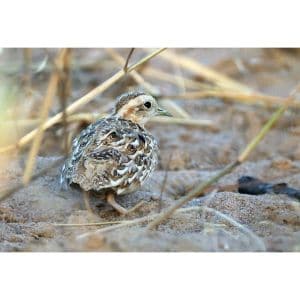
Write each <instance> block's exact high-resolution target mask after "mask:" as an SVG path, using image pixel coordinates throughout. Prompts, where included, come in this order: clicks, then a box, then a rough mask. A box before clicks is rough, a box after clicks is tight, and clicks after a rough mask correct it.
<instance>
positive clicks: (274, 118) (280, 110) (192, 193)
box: [148, 85, 299, 230]
mask: <svg viewBox="0 0 300 300" xmlns="http://www.w3.org/2000/svg"><path fill="white" fill-rule="evenodd" d="M298 87H299V85H297V87H296V88H295V89H294V90H293V91H292V92H291V94H290V96H289V97H288V98H286V100H285V101H284V104H283V105H282V106H281V107H279V108H278V109H277V110H276V111H275V112H274V113H273V115H272V116H271V118H270V119H269V120H268V121H267V123H266V124H265V125H264V126H263V128H262V129H261V130H260V132H259V133H258V134H257V135H256V136H255V137H254V138H253V139H252V140H251V141H250V143H249V144H248V145H247V146H246V147H245V149H244V151H243V152H242V153H241V154H240V155H239V157H238V158H237V160H236V161H235V162H233V163H231V164H229V165H227V166H226V167H225V168H224V169H222V170H221V171H219V172H218V173H217V174H216V175H215V176H213V177H211V178H210V179H209V180H207V181H205V182H202V183H200V184H198V185H197V186H196V187H195V188H193V189H192V190H191V191H190V192H189V193H188V194H187V195H185V196H183V197H181V198H180V199H178V200H177V203H176V204H174V205H173V206H171V207H170V208H169V209H167V210H166V211H165V212H162V213H161V214H160V215H159V216H158V217H157V218H156V219H155V220H154V221H153V222H151V223H150V224H149V226H148V229H149V230H151V229H154V228H155V227H156V226H157V225H159V224H160V223H162V222H164V221H165V220H166V219H167V218H169V217H170V216H171V215H172V214H173V213H174V212H175V211H176V210H177V209H179V208H180V207H182V206H183V205H185V204H186V203H188V202H189V201H190V200H192V199H193V198H195V197H197V196H198V195H200V194H202V193H203V191H204V190H205V189H207V188H208V187H209V186H211V185H212V184H213V183H215V182H217V181H218V180H219V179H221V178H222V177H223V176H225V175H227V174H229V173H231V172H232V171H233V170H234V169H235V168H236V167H237V166H239V165H240V164H241V163H243V162H244V161H245V160H246V159H247V158H248V157H249V155H250V153H251V152H252V151H253V150H254V149H255V148H256V146H257V145H258V144H259V142H260V141H261V140H262V139H263V138H264V137H265V136H266V134H267V133H268V132H269V131H270V129H271V128H272V127H273V125H274V124H275V123H276V122H277V121H278V120H279V119H280V117H281V116H282V114H283V113H284V111H285V110H286V109H287V107H288V104H289V102H290V101H291V99H292V98H293V97H294V95H295V94H296V92H297V90H298Z"/></svg>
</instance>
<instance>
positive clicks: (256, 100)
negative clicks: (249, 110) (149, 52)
mask: <svg viewBox="0 0 300 300" xmlns="http://www.w3.org/2000/svg"><path fill="white" fill-rule="evenodd" d="M166 97H167V98H173V99H187V100H195V99H196V100H197V99H202V98H220V99H224V100H227V101H231V102H232V101H234V102H240V103H243V104H250V105H252V104H260V105H264V106H267V107H273V106H278V105H282V103H283V102H284V101H285V99H284V98H281V97H276V96H270V95H264V94H259V93H258V94H256V93H253V94H245V93H239V92H231V91H224V90H204V91H197V92H186V93H184V94H180V95H168V96H166ZM289 106H290V107H295V108H299V107H300V103H299V102H298V101H294V100H293V101H290V104H289Z"/></svg>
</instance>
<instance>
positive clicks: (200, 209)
mask: <svg viewBox="0 0 300 300" xmlns="http://www.w3.org/2000/svg"><path fill="white" fill-rule="evenodd" d="M194 211H195V212H209V213H213V214H215V215H217V216H218V217H219V218H220V219H221V220H224V221H226V222H228V223H229V224H231V225H232V226H233V227H235V228H237V229H238V230H239V231H241V232H243V233H244V234H245V235H247V236H249V237H250V238H251V239H252V240H254V241H255V243H256V245H257V246H258V248H259V249H258V250H260V251H265V250H266V247H265V245H264V243H263V241H262V240H261V239H260V238H259V237H258V236H256V235H255V234H254V233H253V232H252V231H251V230H250V229H248V228H247V227H246V226H243V225H242V224H240V223H238V222H237V221H236V220H234V219H233V218H231V217H230V216H227V215H225V214H223V213H221V212H219V211H217V210H215V209H213V208H210V207H206V206H196V207H194V206H193V207H187V208H181V209H178V210H177V211H176V212H175V214H182V213H188V212H194ZM159 215H160V214H159V213H155V214H152V215H149V216H145V217H142V218H136V219H133V220H126V221H117V222H118V224H116V225H112V226H107V227H104V228H101V229H98V230H95V231H92V232H86V233H83V234H81V235H79V236H77V237H76V240H77V241H81V242H82V241H84V240H85V239H88V238H89V237H91V236H93V235H101V234H103V233H107V232H110V231H112V230H116V229H120V228H124V227H127V226H134V225H138V224H141V223H145V222H149V221H151V220H153V219H154V218H156V217H157V216H159ZM109 223H110V224H112V223H111V222H109ZM110 224H109V225H110ZM59 225H60V224H59ZM61 225H62V226H65V227H68V224H61ZM72 225H73V226H102V225H106V224H105V223H103V222H102V223H87V224H70V226H72Z"/></svg>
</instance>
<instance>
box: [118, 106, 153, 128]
mask: <svg viewBox="0 0 300 300" xmlns="http://www.w3.org/2000/svg"><path fill="white" fill-rule="evenodd" d="M117 116H118V117H120V118H122V119H125V120H130V121H131V122H133V123H136V124H139V125H140V126H142V127H144V125H145V123H146V122H147V121H148V118H145V116H141V115H138V114H136V111H135V110H131V109H128V110H123V109H121V110H120V111H118V112H117Z"/></svg>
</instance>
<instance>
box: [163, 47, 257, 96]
mask: <svg viewBox="0 0 300 300" xmlns="http://www.w3.org/2000/svg"><path fill="white" fill-rule="evenodd" d="M161 58H162V59H165V60H167V61H169V62H171V63H173V64H179V65H180V66H181V67H183V68H185V69H187V70H189V71H191V72H193V73H195V74H197V75H199V76H200V77H202V78H204V79H205V80H206V81H208V82H211V83H213V84H215V85H216V86H218V87H220V88H223V89H226V90H231V91H239V92H243V93H251V92H253V91H252V89H250V88H249V87H248V86H246V85H244V84H241V83H239V82H237V81H236V80H233V79H231V78H229V77H228V76H226V75H223V74H221V73H219V72H217V71H214V70H213V69H211V68H209V67H207V66H204V65H202V64H201V63H199V62H198V61H196V60H194V59H192V58H189V57H187V56H185V55H182V54H177V53H175V52H174V51H171V50H168V51H166V52H165V53H163V54H162V55H161Z"/></svg>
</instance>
